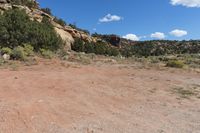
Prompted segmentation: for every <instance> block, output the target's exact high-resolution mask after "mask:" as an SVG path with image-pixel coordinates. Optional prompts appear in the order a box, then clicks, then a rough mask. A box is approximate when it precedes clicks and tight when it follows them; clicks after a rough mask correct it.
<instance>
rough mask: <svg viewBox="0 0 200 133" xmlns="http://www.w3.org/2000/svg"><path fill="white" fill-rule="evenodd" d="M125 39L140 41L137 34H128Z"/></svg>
mask: <svg viewBox="0 0 200 133" xmlns="http://www.w3.org/2000/svg"><path fill="white" fill-rule="evenodd" d="M123 38H125V39H128V40H132V41H139V40H140V37H138V36H137V35H135V34H127V35H125V36H123Z"/></svg>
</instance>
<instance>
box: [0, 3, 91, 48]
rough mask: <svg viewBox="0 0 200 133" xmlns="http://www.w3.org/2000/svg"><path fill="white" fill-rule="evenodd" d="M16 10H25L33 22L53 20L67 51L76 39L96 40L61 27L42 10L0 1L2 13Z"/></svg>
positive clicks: (72, 29)
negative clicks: (46, 19) (46, 18)
mask: <svg viewBox="0 0 200 133" xmlns="http://www.w3.org/2000/svg"><path fill="white" fill-rule="evenodd" d="M35 2H36V1H35ZM15 8H17V9H22V10H25V11H26V13H27V14H28V15H29V17H30V19H31V20H37V21H38V22H41V21H42V19H43V17H48V18H49V19H50V20H51V22H52V25H53V26H54V29H55V31H56V32H57V34H58V35H60V37H61V38H62V39H63V41H64V43H65V50H71V45H72V44H73V43H74V40H75V39H76V38H79V39H82V40H83V41H85V42H92V41H93V40H94V39H93V38H92V37H91V36H90V35H88V34H87V33H85V32H83V31H79V30H77V29H74V28H72V27H70V26H61V25H60V24H58V23H56V22H55V21H54V17H53V16H51V15H49V14H47V13H45V12H43V11H42V10H40V8H31V9H30V8H28V7H27V6H24V5H13V4H11V3H10V0H0V13H3V12H4V11H6V10H10V9H15Z"/></svg>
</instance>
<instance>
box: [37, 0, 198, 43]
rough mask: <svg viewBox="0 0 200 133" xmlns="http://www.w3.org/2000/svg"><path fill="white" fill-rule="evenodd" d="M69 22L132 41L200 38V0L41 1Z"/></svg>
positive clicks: (43, 5)
mask: <svg viewBox="0 0 200 133" xmlns="http://www.w3.org/2000/svg"><path fill="white" fill-rule="evenodd" d="M38 1H39V3H40V5H41V7H49V8H51V9H52V12H53V14H54V15H55V16H58V17H60V18H63V19H64V20H66V22H67V23H76V25H77V26H78V27H80V28H83V29H87V30H89V31H90V32H92V33H93V32H97V33H101V34H112V33H113V34H117V35H120V36H122V37H126V38H128V39H132V40H151V39H170V40H182V39H185V40H188V39H200V0H57V1H55V0H38Z"/></svg>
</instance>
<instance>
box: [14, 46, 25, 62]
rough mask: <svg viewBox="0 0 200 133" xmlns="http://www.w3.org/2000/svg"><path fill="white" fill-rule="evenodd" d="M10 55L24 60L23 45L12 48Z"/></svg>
mask: <svg viewBox="0 0 200 133" xmlns="http://www.w3.org/2000/svg"><path fill="white" fill-rule="evenodd" d="M11 57H12V58H13V59H15V60H21V61H25V60H26V59H27V53H26V52H25V50H24V48H23V47H21V46H18V47H16V48H14V49H13V52H12V55H11Z"/></svg>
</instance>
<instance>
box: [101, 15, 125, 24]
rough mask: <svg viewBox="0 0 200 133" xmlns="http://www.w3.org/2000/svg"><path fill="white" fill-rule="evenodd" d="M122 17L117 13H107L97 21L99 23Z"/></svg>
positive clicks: (117, 19) (118, 19)
mask: <svg viewBox="0 0 200 133" xmlns="http://www.w3.org/2000/svg"><path fill="white" fill-rule="evenodd" d="M122 19H123V18H122V17H120V16H117V15H112V14H107V15H106V16H104V17H103V18H100V19H99V22H101V23H106V22H112V21H120V20H122Z"/></svg>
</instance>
